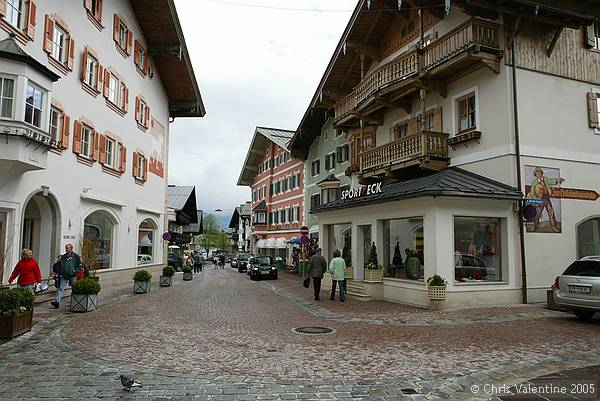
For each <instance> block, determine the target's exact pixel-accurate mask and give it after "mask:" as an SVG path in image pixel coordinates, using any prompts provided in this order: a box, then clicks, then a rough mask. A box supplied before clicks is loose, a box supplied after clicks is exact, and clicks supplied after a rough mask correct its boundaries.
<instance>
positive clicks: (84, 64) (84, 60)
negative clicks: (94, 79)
mask: <svg viewBox="0 0 600 401" xmlns="http://www.w3.org/2000/svg"><path fill="white" fill-rule="evenodd" d="M87 59H88V49H87V47H85V48H84V49H83V56H81V82H85V75H86V72H87V71H86V70H87Z"/></svg>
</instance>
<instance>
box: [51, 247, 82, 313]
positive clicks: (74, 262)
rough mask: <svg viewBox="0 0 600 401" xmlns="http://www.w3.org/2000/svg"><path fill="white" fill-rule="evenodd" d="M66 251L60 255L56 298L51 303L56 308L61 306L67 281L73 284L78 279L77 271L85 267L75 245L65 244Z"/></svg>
mask: <svg viewBox="0 0 600 401" xmlns="http://www.w3.org/2000/svg"><path fill="white" fill-rule="evenodd" d="M65 251H66V253H65V254H64V255H62V256H61V257H60V267H59V270H58V289H57V291H56V300H54V301H52V302H51V303H50V304H51V305H52V306H53V307H54V308H55V309H58V308H59V307H60V301H61V300H62V297H63V295H64V293H65V287H66V286H67V283H69V285H73V284H74V283H75V281H76V276H77V272H78V271H80V270H81V269H83V263H82V262H81V258H80V257H79V255H77V254H76V253H75V252H73V245H71V244H67V245H65Z"/></svg>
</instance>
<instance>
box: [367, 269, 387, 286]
mask: <svg viewBox="0 0 600 401" xmlns="http://www.w3.org/2000/svg"><path fill="white" fill-rule="evenodd" d="M365 281H366V282H367V283H382V282H383V270H382V269H365Z"/></svg>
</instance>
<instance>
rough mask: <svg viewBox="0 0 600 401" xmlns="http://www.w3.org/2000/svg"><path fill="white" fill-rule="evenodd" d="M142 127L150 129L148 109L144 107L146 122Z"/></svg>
mask: <svg viewBox="0 0 600 401" xmlns="http://www.w3.org/2000/svg"><path fill="white" fill-rule="evenodd" d="M144 127H146V128H150V107H148V105H146V121H144Z"/></svg>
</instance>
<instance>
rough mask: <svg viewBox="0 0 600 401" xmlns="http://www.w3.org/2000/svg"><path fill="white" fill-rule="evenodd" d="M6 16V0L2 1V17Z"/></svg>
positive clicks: (0, 9)
mask: <svg viewBox="0 0 600 401" xmlns="http://www.w3.org/2000/svg"><path fill="white" fill-rule="evenodd" d="M5 16H6V0H0V17H5Z"/></svg>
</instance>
